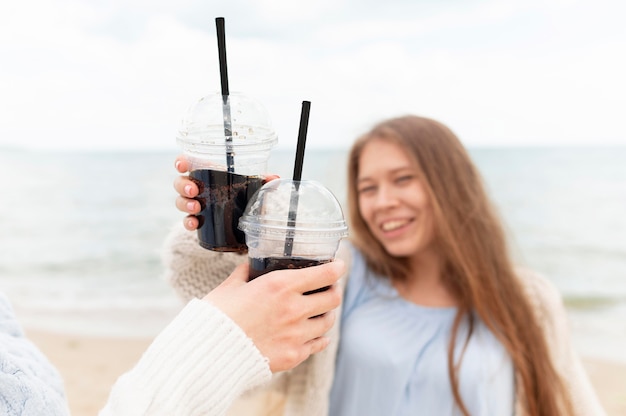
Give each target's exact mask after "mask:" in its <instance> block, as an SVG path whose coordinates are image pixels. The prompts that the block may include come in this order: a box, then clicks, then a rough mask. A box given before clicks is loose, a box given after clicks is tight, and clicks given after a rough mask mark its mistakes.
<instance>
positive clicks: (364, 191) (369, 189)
mask: <svg viewBox="0 0 626 416" xmlns="http://www.w3.org/2000/svg"><path fill="white" fill-rule="evenodd" d="M375 190H376V187H375V186H374V185H370V186H363V187H361V188H359V189H358V192H359V194H368V193H372V192H374V191H375Z"/></svg>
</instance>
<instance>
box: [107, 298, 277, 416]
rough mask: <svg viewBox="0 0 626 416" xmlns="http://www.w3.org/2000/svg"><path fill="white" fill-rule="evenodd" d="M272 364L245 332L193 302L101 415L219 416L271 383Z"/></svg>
mask: <svg viewBox="0 0 626 416" xmlns="http://www.w3.org/2000/svg"><path fill="white" fill-rule="evenodd" d="M271 374H272V373H271V371H270V368H269V363H268V361H267V359H266V358H265V357H263V356H262V354H261V352H260V351H259V350H258V349H257V348H256V347H255V346H254V343H253V342H252V340H251V339H250V338H248V336H247V335H246V334H245V333H244V331H243V330H242V329H241V328H240V327H238V326H237V324H235V323H234V322H233V321H232V320H231V319H230V318H229V317H228V316H226V315H225V314H224V313H223V312H222V311H220V310H219V309H218V308H215V307H214V306H213V305H211V304H210V303H209V302H207V301H203V300H199V299H194V300H192V301H190V302H189V303H188V304H187V306H185V308H184V309H183V310H182V311H181V312H180V313H179V314H178V316H176V318H174V320H173V321H172V322H171V323H170V324H169V325H168V326H167V327H165V329H164V330H163V331H162V332H161V333H160V334H159V335H158V336H157V337H156V338H155V340H154V341H153V342H152V344H150V346H149V347H148V349H147V350H146V352H145V353H144V354H143V356H142V357H141V359H140V360H139V362H137V364H136V365H135V367H134V368H133V369H132V370H130V371H129V372H127V373H125V374H124V375H122V376H121V377H120V378H119V379H118V380H117V382H116V383H115V384H114V386H113V388H112V390H111V393H110V395H109V398H108V401H107V403H106V406H105V407H104V408H103V409H102V410H101V411H100V413H99V416H143V415H152V416H172V415H185V416H205V415H211V416H220V415H225V414H226V411H227V409H228V408H229V407H230V405H231V403H232V402H233V401H234V400H235V399H236V398H238V397H239V396H240V395H242V394H243V393H245V392H247V391H248V390H250V389H252V388H254V387H256V386H259V385H262V384H264V383H267V382H269V380H270V378H271Z"/></svg>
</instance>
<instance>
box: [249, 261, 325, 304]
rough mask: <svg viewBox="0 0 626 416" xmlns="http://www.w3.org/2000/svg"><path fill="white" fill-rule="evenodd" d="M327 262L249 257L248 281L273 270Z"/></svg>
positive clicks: (306, 293) (313, 291)
mask: <svg viewBox="0 0 626 416" xmlns="http://www.w3.org/2000/svg"><path fill="white" fill-rule="evenodd" d="M328 262H330V260H313V259H306V258H303V257H265V258H262V259H260V258H254V257H250V259H249V264H250V273H249V278H248V281H250V280H253V279H256V278H257V277H259V276H261V275H264V274H265V273H269V272H271V271H274V270H285V269H303V268H305V267H312V266H317V265H320V264H324V263H328ZM327 289H328V286H326V287H322V288H319V289H316V290H311V291H310V292H305V293H304V294H305V295H309V294H311V293H317V292H323V291H324V290H327Z"/></svg>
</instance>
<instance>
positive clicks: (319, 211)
mask: <svg viewBox="0 0 626 416" xmlns="http://www.w3.org/2000/svg"><path fill="white" fill-rule="evenodd" d="M294 202H295V203H294ZM290 211H291V212H290ZM239 228H240V229H241V230H243V231H244V232H245V236H246V244H247V246H248V258H249V262H250V275H249V279H250V280H252V279H255V278H257V277H258V276H261V275H263V274H265V273H268V272H270V271H272V270H278V269H300V268H303V267H310V266H316V265H318V264H322V263H327V262H329V261H332V260H333V259H334V258H335V253H336V252H337V248H338V247H339V242H340V240H341V239H342V238H343V237H345V236H347V235H348V227H347V226H346V222H345V219H344V216H343V212H342V210H341V205H340V204H339V202H338V201H337V199H336V198H335V196H334V195H333V194H332V193H331V192H330V191H329V190H328V189H327V188H326V187H324V186H323V185H322V184H320V183H319V182H316V181H310V180H302V181H294V180H291V179H276V180H273V181H270V182H268V183H266V184H265V185H263V186H262V187H261V189H259V190H258V191H257V193H256V194H255V195H254V196H253V198H252V199H251V200H250V202H249V203H248V206H247V207H246V210H245V212H244V214H243V216H242V217H241V219H240V220H239ZM320 290H323V288H321V289H320ZM311 293H312V292H311Z"/></svg>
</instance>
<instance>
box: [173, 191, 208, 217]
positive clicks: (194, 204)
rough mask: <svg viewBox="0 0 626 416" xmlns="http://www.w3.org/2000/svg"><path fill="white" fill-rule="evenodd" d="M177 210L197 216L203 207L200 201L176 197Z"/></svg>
mask: <svg viewBox="0 0 626 416" xmlns="http://www.w3.org/2000/svg"><path fill="white" fill-rule="evenodd" d="M175 204H176V208H177V209H178V210H179V211H181V212H184V213H185V214H192V215H196V214H198V213H199V212H200V210H201V208H202V206H201V204H200V202H199V201H196V200H195V199H191V198H185V197H182V196H178V197H176V203H175Z"/></svg>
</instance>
